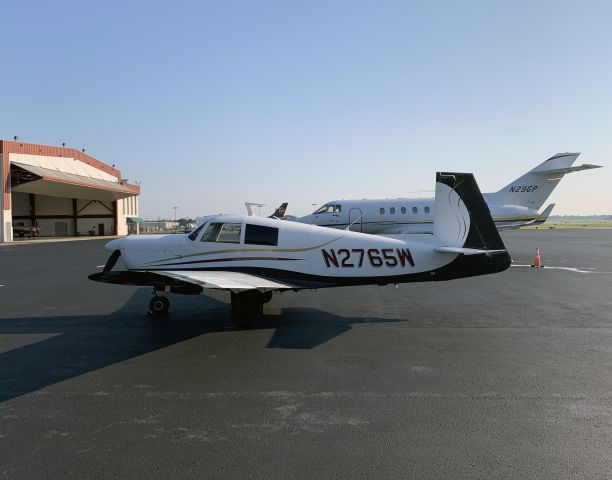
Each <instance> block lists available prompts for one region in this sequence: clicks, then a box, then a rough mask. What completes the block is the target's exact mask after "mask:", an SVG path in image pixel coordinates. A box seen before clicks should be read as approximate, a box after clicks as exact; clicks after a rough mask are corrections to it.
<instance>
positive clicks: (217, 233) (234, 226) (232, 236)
mask: <svg viewBox="0 0 612 480" xmlns="http://www.w3.org/2000/svg"><path fill="white" fill-rule="evenodd" d="M241 230H242V224H241V223H218V222H212V223H209V224H208V226H207V227H206V230H204V235H202V239H201V240H200V241H202V242H220V243H240V232H241Z"/></svg>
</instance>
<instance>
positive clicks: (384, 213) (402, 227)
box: [297, 153, 600, 234]
mask: <svg viewBox="0 0 612 480" xmlns="http://www.w3.org/2000/svg"><path fill="white" fill-rule="evenodd" d="M578 155H580V154H579V153H558V154H556V155H553V156H552V157H550V158H549V159H548V160H546V161H545V162H543V163H541V164H539V165H538V166H536V167H534V168H532V169H531V170H529V171H528V172H527V173H525V174H524V175H522V176H521V177H519V178H517V179H516V180H514V181H513V182H511V183H509V184H508V185H506V186H505V187H504V188H502V189H501V190H499V191H498V192H493V193H485V194H483V196H484V199H485V201H486V202H487V205H488V207H489V209H490V211H491V215H492V216H493V221H494V222H495V225H496V226H497V228H498V229H500V230H502V229H509V228H519V227H521V226H527V225H538V224H541V223H544V222H545V221H546V219H547V218H548V215H550V212H551V211H552V208H553V207H554V204H551V205H552V206H551V205H549V206H548V207H547V208H546V209H545V210H544V211H543V212H542V213H541V214H540V213H539V210H540V208H541V207H542V205H544V202H545V201H546V199H547V198H548V197H549V196H550V194H551V193H552V191H553V190H554V189H555V187H556V186H557V185H558V184H559V182H560V181H561V179H562V178H563V176H564V175H566V174H568V173H572V172H579V171H581V170H590V169H592V168H600V166H599V165H590V164H584V165H578V166H575V167H572V164H573V163H574V162H575V161H576V159H577V158H578ZM297 221H298V222H302V223H309V224H311V225H319V226H322V227H332V228H342V229H343V228H348V229H349V230H353V231H356V232H364V233H377V234H394V233H431V232H432V222H433V221H434V199H433V198H395V199H389V198H387V199H378V200H375V199H364V200H334V201H331V202H327V203H326V204H325V205H323V206H322V207H320V208H318V209H317V210H316V211H315V212H314V213H311V214H309V215H305V216H303V217H299V218H298V219H297Z"/></svg>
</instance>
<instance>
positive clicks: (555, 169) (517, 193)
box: [485, 153, 600, 210]
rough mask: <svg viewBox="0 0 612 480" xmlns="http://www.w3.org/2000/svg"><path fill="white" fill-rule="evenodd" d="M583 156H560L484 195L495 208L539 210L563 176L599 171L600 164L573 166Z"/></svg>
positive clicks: (562, 154)
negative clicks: (582, 171) (593, 170)
mask: <svg viewBox="0 0 612 480" xmlns="http://www.w3.org/2000/svg"><path fill="white" fill-rule="evenodd" d="M579 155H580V153H557V154H556V155H553V156H552V157H550V158H549V159H548V160H546V161H545V162H542V163H541V164H539V165H538V166H536V167H534V168H532V169H531V170H529V171H528V172H527V173H526V174H524V175H522V176H520V177H519V178H517V179H516V180H514V181H513V182H511V183H509V184H508V185H506V186H505V187H504V188H502V189H501V190H499V191H497V192H495V193H488V194H486V195H485V197H486V199H487V202H488V203H489V204H493V205H520V206H523V207H527V208H529V209H532V210H539V209H540V208H541V207H542V205H544V202H545V201H546V199H547V198H548V197H549V196H550V194H551V193H552V191H553V190H554V189H555V187H556V186H557V185H558V184H559V182H560V181H561V179H562V178H563V176H564V175H566V174H568V173H573V172H579V171H581V170H590V169H592V168H600V166H599V165H591V164H585V165H578V166H575V167H572V164H573V163H574V162H575V161H576V159H577V158H578V156H579Z"/></svg>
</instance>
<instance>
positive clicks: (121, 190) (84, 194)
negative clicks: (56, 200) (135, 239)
mask: <svg viewBox="0 0 612 480" xmlns="http://www.w3.org/2000/svg"><path fill="white" fill-rule="evenodd" d="M0 152H1V153H2V162H3V168H2V172H3V177H4V178H2V183H3V185H4V189H3V190H4V205H5V207H4V208H5V209H6V208H7V205H10V193H11V188H12V191H14V192H25V193H37V194H41V195H51V196H56V197H70V198H83V199H91V200H118V199H121V198H125V197H129V196H133V195H139V194H140V187H139V186H138V185H133V184H130V183H127V182H122V181H121V172H120V171H119V170H117V169H115V168H113V167H111V166H109V165H106V164H105V163H103V162H101V161H99V160H96V159H95V158H93V157H92V156H90V155H87V154H86V153H85V152H82V151H79V150H75V149H73V148H67V147H53V146H47V145H36V144H33V143H24V142H20V141H10V140H0Z"/></svg>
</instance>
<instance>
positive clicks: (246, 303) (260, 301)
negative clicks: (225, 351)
mask: <svg viewBox="0 0 612 480" xmlns="http://www.w3.org/2000/svg"><path fill="white" fill-rule="evenodd" d="M271 299H272V292H266V293H261V292H259V291H257V290H248V291H246V292H240V293H233V292H232V314H231V315H232V323H233V324H234V327H236V328H237V329H239V330H243V329H247V328H251V327H252V326H253V324H254V323H255V322H257V321H259V320H261V318H262V317H263V305H264V303H268V302H269V301H270V300H271Z"/></svg>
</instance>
